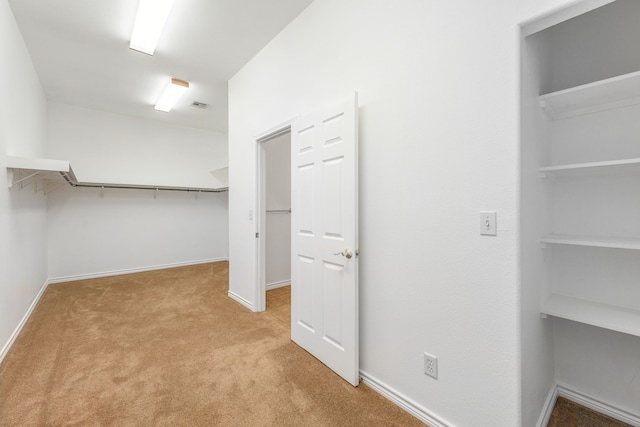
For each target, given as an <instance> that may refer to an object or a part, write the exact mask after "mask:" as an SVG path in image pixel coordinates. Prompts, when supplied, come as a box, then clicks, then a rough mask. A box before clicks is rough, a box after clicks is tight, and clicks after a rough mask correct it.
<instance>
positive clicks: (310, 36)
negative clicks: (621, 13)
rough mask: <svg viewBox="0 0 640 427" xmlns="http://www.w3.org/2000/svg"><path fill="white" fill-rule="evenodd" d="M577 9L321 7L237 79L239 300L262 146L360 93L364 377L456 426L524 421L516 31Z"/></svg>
mask: <svg viewBox="0 0 640 427" xmlns="http://www.w3.org/2000/svg"><path fill="white" fill-rule="evenodd" d="M563 3H567V2H563V1H553V0H547V1H533V0H521V1H520V2H518V3H515V4H514V2H512V1H508V0H494V1H490V2H470V1H469V2H450V1H445V0H439V1H430V2H424V1H420V0H402V1H399V2H381V1H374V2H372V1H367V0H349V1H345V0H342V1H338V0H325V1H318V2H314V3H313V4H312V5H311V6H309V8H308V9H307V10H305V11H304V12H303V13H302V14H301V15H300V16H299V17H298V18H297V19H296V20H295V21H294V22H293V23H291V24H290V25H289V26H288V27H287V28H286V29H285V30H284V31H283V32H281V33H280V34H279V35H278V36H277V37H276V38H275V39H274V40H273V41H272V42H271V43H270V44H269V45H268V46H267V47H265V49H264V50H263V51H262V52H261V53H260V54H258V55H257V56H256V57H255V58H254V59H253V60H252V61H250V62H249V63H248V64H247V65H246V66H245V67H244V68H243V69H242V70H241V71H240V72H239V73H238V74H236V75H235V76H234V77H233V79H232V80H231V81H230V88H229V95H230V101H229V102H230V122H229V124H230V130H229V156H230V174H231V175H230V185H231V187H232V188H233V189H234V191H233V192H232V193H231V194H230V259H231V270H230V276H231V277H230V290H231V291H232V292H234V293H236V294H238V295H239V296H241V297H243V298H245V299H247V300H249V301H255V300H256V295H255V290H254V284H255V259H254V257H252V256H248V254H253V253H255V244H256V243H255V239H253V234H252V231H255V224H254V223H253V222H252V221H251V220H249V218H248V215H247V213H248V211H249V210H251V209H254V204H255V200H256V198H255V194H256V188H255V182H256V180H255V150H254V141H253V139H254V137H255V135H257V134H259V133H261V132H264V131H266V130H267V129H270V128H272V127H273V126H275V125H277V124H279V123H282V122H285V121H287V120H289V119H291V118H292V117H295V116H297V115H299V114H304V113H306V112H309V111H312V110H314V109H317V108H320V107H322V106H324V105H327V104H332V103H334V102H336V101H337V100H340V99H342V98H344V97H345V96H347V94H348V93H350V92H352V91H354V90H357V91H358V93H359V99H360V106H361V107H360V117H359V118H360V138H361V143H360V147H361V152H360V213H361V217H360V236H361V237H360V238H361V240H360V251H361V254H362V255H361V262H360V284H361V295H360V315H361V318H360V327H361V334H360V339H361V341H360V347H361V348H360V354H361V360H360V363H361V369H362V370H363V371H365V372H366V373H367V374H369V375H371V376H373V377H375V378H377V379H378V380H379V381H381V382H382V383H384V384H386V385H388V386H389V387H391V388H393V389H395V390H396V391H397V392H399V393H400V394H402V395H404V396H406V397H407V398H408V399H410V400H412V401H413V402H416V403H417V405H419V407H421V408H423V409H424V411H426V412H428V413H431V414H433V415H435V416H439V417H440V418H442V419H445V420H447V421H448V422H449V423H450V424H452V425H459V426H468V425H473V426H484V425H486V426H515V425H519V424H520V417H521V414H520V408H521V405H520V395H521V390H520V377H521V375H520V353H521V349H520V332H519V331H520V317H519V311H520V305H519V297H520V294H519V277H518V245H517V242H518V235H519V230H518V228H517V224H518V219H517V218H518V214H519V210H518V194H519V187H518V181H519V167H518V159H519V146H518V143H517V142H518V139H519V134H518V126H519V120H518V111H519V103H518V99H519V78H518V64H519V57H518V46H519V31H518V23H519V22H521V21H524V20H525V19H530V18H532V17H533V15H535V14H538V13H541V12H545V11H547V9H549V8H552V7H557V6H559V5H560V4H563ZM482 210H496V211H497V212H498V228H499V233H498V237H481V236H479V214H478V213H479V212H480V211H482ZM425 351H428V352H430V353H432V354H435V355H437V356H438V357H439V370H440V376H439V379H438V380H437V381H435V380H433V379H431V378H429V377H426V376H425V375H424V374H423V373H422V372H423V359H422V354H423V352H425ZM479 360H481V361H482V364H481V365H479V362H478V361H479Z"/></svg>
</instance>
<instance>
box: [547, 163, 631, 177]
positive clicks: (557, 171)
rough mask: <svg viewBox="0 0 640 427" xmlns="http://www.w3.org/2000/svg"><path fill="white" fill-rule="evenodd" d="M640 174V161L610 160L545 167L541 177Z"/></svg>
mask: <svg viewBox="0 0 640 427" xmlns="http://www.w3.org/2000/svg"><path fill="white" fill-rule="evenodd" d="M624 172H632V173H640V159H624V160H609V161H604V162H590V163H574V164H568V165H557V166H544V167H541V168H540V176H541V177H542V178H546V177H547V176H549V175H550V176H584V175H596V174H611V173H624Z"/></svg>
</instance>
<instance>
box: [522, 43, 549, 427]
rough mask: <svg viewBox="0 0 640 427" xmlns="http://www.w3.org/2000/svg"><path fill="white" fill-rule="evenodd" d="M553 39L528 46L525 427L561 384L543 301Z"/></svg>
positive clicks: (524, 109) (524, 102)
mask: <svg viewBox="0 0 640 427" xmlns="http://www.w3.org/2000/svg"><path fill="white" fill-rule="evenodd" d="M549 45H550V37H549V34H548V33H538V34H535V35H533V36H530V37H528V38H526V39H525V40H524V41H523V49H522V98H521V101H522V122H521V130H522V135H521V141H520V143H521V148H520V152H521V156H522V162H521V164H520V167H521V171H522V176H521V181H520V185H521V191H522V194H523V195H526V197H522V199H521V205H520V218H521V222H520V225H521V235H520V242H521V248H522V249H521V257H522V263H521V266H520V273H521V283H520V286H521V303H522V313H521V316H522V339H521V340H522V425H524V426H533V425H535V423H536V422H537V421H538V418H539V417H540V413H541V412H542V409H543V406H544V404H545V402H546V399H547V396H548V395H549V393H550V391H551V389H552V387H553V386H554V385H555V372H554V353H553V345H552V343H553V335H552V333H553V330H552V325H551V322H549V321H548V320H547V319H541V318H540V302H541V301H542V299H543V295H544V289H545V288H544V286H543V285H542V284H543V283H545V282H546V280H547V277H546V276H547V274H545V271H546V269H545V268H544V262H545V258H544V256H545V252H544V251H542V250H541V249H540V236H541V235H543V234H548V233H549V230H550V228H551V225H550V222H551V221H550V220H551V218H550V217H551V215H550V213H549V212H550V209H549V198H550V197H551V189H550V188H549V187H548V186H544V185H541V181H540V172H539V168H540V165H548V164H551V163H550V155H549V152H550V150H549V145H550V139H551V131H550V126H549V119H548V118H547V115H546V113H545V112H544V111H543V110H542V109H541V108H540V101H539V99H538V95H540V93H544V92H545V85H547V86H548V85H549V81H550V79H551V77H550V65H549V59H550V58H549V55H548V52H549Z"/></svg>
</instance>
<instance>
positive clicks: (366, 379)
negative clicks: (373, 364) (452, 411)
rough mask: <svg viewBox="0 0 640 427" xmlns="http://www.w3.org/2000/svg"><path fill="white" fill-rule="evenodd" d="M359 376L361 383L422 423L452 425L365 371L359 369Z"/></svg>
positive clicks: (449, 426)
mask: <svg viewBox="0 0 640 427" xmlns="http://www.w3.org/2000/svg"><path fill="white" fill-rule="evenodd" d="M360 378H361V379H362V383H363V384H364V385H366V386H367V387H369V388H370V389H372V390H373V391H375V392H376V393H378V394H380V395H381V396H383V397H385V398H386V399H388V400H390V401H391V402H393V403H395V404H396V405H398V406H399V407H400V408H402V409H404V410H405V411H407V412H408V413H410V414H411V415H413V416H414V417H416V418H417V419H419V420H420V421H422V422H423V423H425V424H427V425H428V426H430V427H453V424H450V423H448V422H447V421H445V420H443V419H442V418H440V417H439V416H437V415H435V414H433V413H431V412H429V411H428V410H427V409H426V408H423V407H422V406H420V405H418V404H417V403H416V402H414V401H413V400H411V399H409V398H408V397H406V396H404V395H403V394H401V393H399V392H398V391H396V390H394V389H393V388H391V387H389V386H388V385H386V384H384V383H383V382H381V381H379V380H378V379H377V378H374V377H372V376H371V375H369V374H367V373H366V372H362V371H360Z"/></svg>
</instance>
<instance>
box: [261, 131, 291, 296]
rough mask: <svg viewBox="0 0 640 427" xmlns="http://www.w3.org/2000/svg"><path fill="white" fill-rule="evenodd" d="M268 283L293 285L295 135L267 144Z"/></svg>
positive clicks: (283, 136) (266, 272) (266, 262)
mask: <svg viewBox="0 0 640 427" xmlns="http://www.w3.org/2000/svg"><path fill="white" fill-rule="evenodd" d="M264 144H265V160H266V169H267V170H266V183H265V187H266V197H265V208H266V211H267V213H266V236H265V238H266V241H265V282H266V285H267V287H268V286H269V285H270V284H277V283H281V282H284V281H291V214H290V213H284V212H269V211H273V210H288V209H291V134H290V133H289V134H285V135H281V136H279V137H277V138H274V139H272V140H269V141H268V142H265V143H264Z"/></svg>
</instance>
